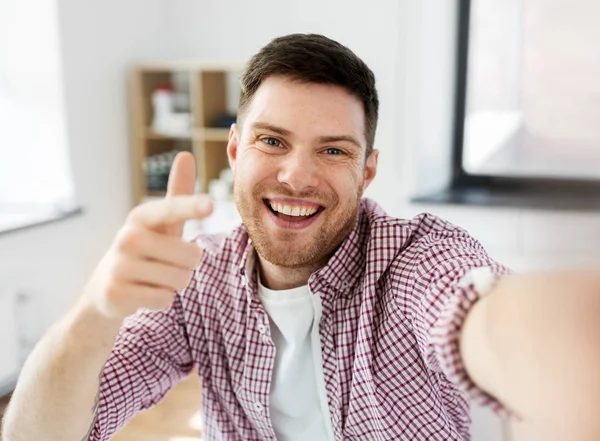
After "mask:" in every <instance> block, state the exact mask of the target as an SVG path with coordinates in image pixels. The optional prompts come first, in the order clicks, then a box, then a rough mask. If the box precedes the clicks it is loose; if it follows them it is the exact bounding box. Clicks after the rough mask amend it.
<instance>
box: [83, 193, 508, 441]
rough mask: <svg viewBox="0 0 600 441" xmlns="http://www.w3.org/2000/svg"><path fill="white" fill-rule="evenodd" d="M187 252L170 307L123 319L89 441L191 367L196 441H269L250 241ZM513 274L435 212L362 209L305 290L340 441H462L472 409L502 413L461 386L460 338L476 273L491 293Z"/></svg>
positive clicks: (269, 354)
mask: <svg viewBox="0 0 600 441" xmlns="http://www.w3.org/2000/svg"><path fill="white" fill-rule="evenodd" d="M196 241H197V243H198V245H199V246H201V247H202V248H204V250H205V252H204V257H203V260H202V262H201V264H200V265H199V266H198V267H197V268H196V269H195V270H194V275H193V278H192V281H191V283H190V285H189V286H188V287H187V288H186V289H184V290H182V291H180V292H179V293H178V295H177V296H176V298H175V301H174V303H173V305H172V307H171V308H169V309H167V310H164V311H149V310H140V311H138V312H137V313H136V314H135V315H133V316H130V317H128V318H127V319H126V320H125V321H124V323H123V326H122V328H121V331H120V333H119V336H118V337H117V340H116V343H115V345H114V348H113V350H112V353H111V355H110V358H109V359H108V361H107V363H106V365H105V367H104V371H103V374H102V378H101V387H100V402H99V407H98V411H97V418H96V423H95V426H94V429H93V431H92V435H91V438H90V439H91V441H101V440H102V441H107V440H109V438H110V437H111V436H112V434H113V433H115V432H116V431H117V430H118V429H119V428H121V427H122V426H124V425H125V424H126V423H127V422H128V421H129V420H130V419H131V418H132V417H133V416H134V415H135V414H137V413H138V412H140V411H142V410H144V409H148V408H150V407H152V406H153V405H155V404H157V403H158V402H159V401H160V400H161V399H162V398H163V397H164V396H165V394H166V393H167V392H168V391H169V389H170V388H171V387H172V386H174V385H175V384H176V383H177V382H179V381H180V380H182V379H183V378H185V377H186V376H187V375H188V374H190V372H192V370H193V368H194V366H196V367H197V372H198V375H199V376H200V379H201V382H202V419H203V439H204V440H205V441H216V440H223V441H234V440H275V439H276V438H275V433H274V431H273V427H272V424H271V420H270V415H269V392H270V388H271V379H272V373H273V367H274V363H275V346H274V344H273V341H272V339H271V338H270V333H269V332H270V331H269V329H270V328H269V326H268V323H269V322H268V316H267V313H266V311H265V309H264V308H263V306H262V304H261V302H260V300H259V298H258V295H257V280H256V271H255V269H254V265H255V260H256V257H255V256H256V254H255V251H254V249H253V247H252V243H251V241H250V239H249V237H248V234H247V232H246V230H245V228H244V227H243V226H240V227H239V228H237V229H236V230H234V231H233V232H232V233H231V234H229V235H220V236H200V237H199V238H198V239H196ZM508 272H509V271H508V269H507V268H506V267H504V266H502V265H500V264H498V263H496V262H495V261H494V260H492V259H491V258H490V257H489V256H488V255H487V254H486V252H485V250H484V249H483V247H482V246H481V245H480V244H479V243H478V242H477V241H476V240H474V239H473V238H471V237H470V236H469V235H468V234H467V232H466V231H464V230H463V229H460V228H458V227H456V226H453V225H451V224H450V223H447V222H445V221H443V220H440V219H438V218H436V217H435V216H432V215H430V214H421V215H419V216H416V217H415V218H413V219H410V220H405V219H398V218H394V217H391V216H389V215H387V214H386V213H385V212H384V211H383V210H382V209H381V208H380V207H379V206H378V205H377V204H376V203H374V202H373V201H371V200H369V199H363V200H362V201H361V203H360V208H359V212H358V215H357V222H356V225H355V228H354V230H353V231H352V232H351V233H350V235H349V236H348V237H347V238H346V239H345V241H344V242H343V243H342V244H341V246H340V247H339V249H338V250H337V251H336V253H335V254H334V255H333V257H332V258H331V259H330V260H329V262H328V264H327V265H326V266H325V267H323V268H321V269H319V270H318V271H316V272H315V273H313V274H312V275H311V277H310V279H309V281H308V285H309V287H310V291H311V293H313V295H315V294H319V295H320V296H321V302H322V307H323V311H322V317H321V321H320V324H319V333H320V338H321V350H322V356H323V359H322V364H323V372H324V378H325V388H326V391H327V400H328V404H329V409H328V410H329V415H327V416H328V417H329V418H331V422H332V425H333V430H334V435H335V439H336V441H341V440H372V441H378V440H382V441H383V440H411V441H412V440H424V441H425V440H427V441H436V440H439V441H450V440H463V441H464V440H469V424H470V419H469V402H470V401H472V400H473V401H476V402H478V403H480V404H487V405H490V406H492V407H493V408H494V409H495V410H497V411H498V412H500V413H502V412H503V409H502V406H501V405H500V403H498V402H497V401H495V400H494V398H493V397H491V396H489V395H487V394H486V393H485V392H483V391H481V390H479V389H478V388H477V387H476V386H475V384H473V382H472V381H470V380H469V377H468V376H467V374H466V371H465V369H464V366H463V364H462V361H461V358H460V354H459V350H458V337H459V332H460V328H461V325H462V323H463V321H464V319H465V317H466V315H467V313H468V311H469V309H470V307H471V306H472V305H473V304H474V302H475V301H476V300H477V299H478V298H479V297H480V295H482V294H484V293H482V292H481V290H482V289H483V288H482V287H483V286H484V285H485V283H484V284H482V283H479V282H478V279H481V275H482V274H483V275H484V276H485V274H487V275H488V277H487V280H488V282H490V281H491V282H490V283H488V284H487V286H488V288H489V287H490V286H491V285H492V283H493V282H494V281H495V280H497V279H498V278H499V277H501V276H502V275H503V274H506V273H508ZM476 273H477V274H476ZM475 275H477V277H475ZM484 279H485V277H484ZM486 289H487V288H486ZM261 325H266V329H267V331H266V334H265V333H264V332H265V331H264V329H265V326H261ZM259 329H260V330H261V331H262V333H261V332H259ZM293 399H294V397H290V400H293Z"/></svg>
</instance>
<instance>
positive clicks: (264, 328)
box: [257, 323, 267, 334]
mask: <svg viewBox="0 0 600 441" xmlns="http://www.w3.org/2000/svg"><path fill="white" fill-rule="evenodd" d="M257 329H258V332H260V333H261V334H264V333H265V332H267V327H266V326H265V325H264V324H262V323H260V324H259V325H258V328H257Z"/></svg>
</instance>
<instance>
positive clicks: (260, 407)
mask: <svg viewBox="0 0 600 441" xmlns="http://www.w3.org/2000/svg"><path fill="white" fill-rule="evenodd" d="M254 410H256V411H257V412H258V413H263V411H264V410H265V408H264V407H263V405H262V403H261V402H260V401H255V402H254Z"/></svg>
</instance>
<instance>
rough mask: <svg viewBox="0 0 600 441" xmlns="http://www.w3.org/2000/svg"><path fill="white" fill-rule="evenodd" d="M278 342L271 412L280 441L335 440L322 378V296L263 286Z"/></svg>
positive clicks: (261, 293)
mask: <svg viewBox="0 0 600 441" xmlns="http://www.w3.org/2000/svg"><path fill="white" fill-rule="evenodd" d="M258 295H259V297H260V300H261V302H262V304H263V306H264V308H265V310H266V311H267V314H268V315H269V324H270V328H271V338H272V339H273V342H274V343H275V348H276V355H275V367H274V370H273V378H272V381H271V391H270V394H269V411H270V414H271V422H272V424H273V429H274V430H275V434H276V435H277V439H278V441H300V440H302V441H304V440H311V441H326V440H333V429H332V427H331V418H330V416H329V409H328V407H327V393H326V391H325V380H324V377H323V363H322V356H321V343H320V338H319V320H320V319H321V299H320V298H319V296H318V295H311V293H310V290H309V288H308V285H305V286H301V287H299V288H294V289H288V290H281V291H273V290H271V289H268V288H265V287H264V286H263V285H262V283H260V280H259V284H258Z"/></svg>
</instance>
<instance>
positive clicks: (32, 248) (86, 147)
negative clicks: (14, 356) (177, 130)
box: [0, 0, 168, 342]
mask: <svg viewBox="0 0 600 441" xmlns="http://www.w3.org/2000/svg"><path fill="white" fill-rule="evenodd" d="M167 6H168V3H167V2H165V1H163V0H128V1H127V2H120V1H116V0H105V1H101V2H81V1H77V0H64V1H63V0H61V1H59V2H58V15H59V28H60V34H61V35H60V37H61V49H62V55H63V60H62V70H63V74H64V84H63V88H64V90H65V103H66V111H67V126H68V129H67V130H68V142H69V151H70V155H71V164H72V167H73V172H74V180H75V186H76V193H77V199H78V201H79V203H80V205H81V206H82V207H83V209H84V210H85V213H84V214H83V216H80V217H77V218H73V219H70V220H66V221H63V222H59V223H55V224H51V225H46V226H40V227H36V228H33V229H30V230H24V231H20V232H16V233H13V234H9V235H3V236H0V265H1V266H0V267H1V271H0V289H3V290H5V289H18V290H20V291H22V292H23V293H25V294H26V295H29V296H31V297H32V302H31V303H30V305H31V307H29V308H27V309H26V311H27V316H26V317H24V321H25V327H24V329H25V333H26V335H25V338H26V339H27V340H29V341H30V342H35V341H36V340H37V338H39V336H41V335H42V333H43V332H44V330H45V329H46V327H47V326H48V325H49V324H50V323H52V322H53V321H54V320H56V318H57V316H58V315H59V314H60V313H62V312H63V311H64V310H65V308H66V306H67V304H68V302H69V301H70V300H71V299H72V298H73V297H74V296H75V295H76V294H77V293H78V292H80V290H81V288H82V287H83V284H84V282H85V280H86V279H87V277H88V275H89V274H90V272H91V271H92V269H93V267H94V266H95V263H96V261H97V260H98V259H99V258H100V257H101V255H102V253H103V252H104V250H105V249H106V248H107V247H108V245H109V243H110V240H111V238H112V237H113V235H114V233H115V231H116V229H117V228H118V226H119V225H120V224H121V222H122V220H123V219H124V217H125V215H126V213H127V211H128V208H129V206H130V200H131V191H130V189H131V185H130V181H131V171H130V170H131V165H130V157H129V156H130V155H129V132H128V111H127V89H126V71H125V69H126V67H127V66H128V65H129V63H130V62H131V61H132V60H133V59H135V58H137V57H164V56H165V55H166V53H167V49H168V45H167V44H166V43H165V39H164V35H165V32H164V31H165V29H164V20H163V17H164V12H165V8H166V7H167Z"/></svg>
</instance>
